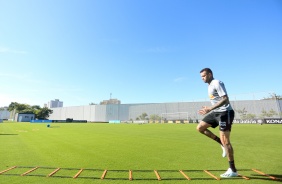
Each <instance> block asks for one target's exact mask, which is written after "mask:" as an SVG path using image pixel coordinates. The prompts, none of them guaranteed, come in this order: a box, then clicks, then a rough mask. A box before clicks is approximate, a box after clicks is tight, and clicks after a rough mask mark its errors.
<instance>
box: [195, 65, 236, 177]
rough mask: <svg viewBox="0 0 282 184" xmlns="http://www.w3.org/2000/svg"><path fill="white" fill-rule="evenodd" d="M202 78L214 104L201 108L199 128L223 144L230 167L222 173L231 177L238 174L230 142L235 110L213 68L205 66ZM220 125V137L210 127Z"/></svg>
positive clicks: (223, 175) (224, 155) (222, 175)
mask: <svg viewBox="0 0 282 184" xmlns="http://www.w3.org/2000/svg"><path fill="white" fill-rule="evenodd" d="M200 74H201V77H202V80H203V81H204V82H205V83H208V95H209V98H210V101H211V104H212V106H210V107H207V106H204V107H202V109H200V110H199V112H198V113H199V114H201V115H205V117H204V118H203V119H202V121H200V123H199V124H198V126H197V130H198V131H199V132H200V133H202V134H204V135H206V136H208V137H209V138H211V139H213V140H215V141H216V142H218V143H219V144H220V145H221V148H222V150H223V154H222V156H223V157H226V155H227V158H228V161H229V169H228V170H227V171H226V172H225V173H224V174H221V175H220V176H221V177H224V178H229V177H236V176H238V173H237V170H236V167H235V163H234V151H233V148H232V145H231V142H230V132H231V126H232V121H233V119H234V114H235V113H234V110H233V109H232V107H231V104H230V102H229V98H228V95H227V91H226V89H225V86H224V84H223V82H221V81H220V80H216V79H214V78H213V73H212V70H211V69H209V68H204V69H202V70H201V71H200ZM218 125H219V130H220V138H219V137H218V136H216V135H215V134H213V133H212V132H211V131H210V130H209V129H208V128H209V127H212V128H215V127H217V126H218Z"/></svg>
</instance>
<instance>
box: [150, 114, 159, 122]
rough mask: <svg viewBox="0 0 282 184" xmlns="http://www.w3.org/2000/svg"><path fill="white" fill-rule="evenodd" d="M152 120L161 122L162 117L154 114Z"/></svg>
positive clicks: (151, 116)
mask: <svg viewBox="0 0 282 184" xmlns="http://www.w3.org/2000/svg"><path fill="white" fill-rule="evenodd" d="M150 120H152V121H159V120H161V117H160V116H159V115H157V114H152V115H150Z"/></svg>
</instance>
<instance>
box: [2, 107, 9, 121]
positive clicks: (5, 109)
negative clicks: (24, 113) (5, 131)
mask: <svg viewBox="0 0 282 184" xmlns="http://www.w3.org/2000/svg"><path fill="white" fill-rule="evenodd" d="M9 117H10V112H9V111H8V107H1V108H0V120H1V119H2V120H3V119H4V120H7V119H9Z"/></svg>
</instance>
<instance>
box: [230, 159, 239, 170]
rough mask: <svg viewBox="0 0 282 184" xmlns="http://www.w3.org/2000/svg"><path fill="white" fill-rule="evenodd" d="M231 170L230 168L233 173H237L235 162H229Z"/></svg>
mask: <svg viewBox="0 0 282 184" xmlns="http://www.w3.org/2000/svg"><path fill="white" fill-rule="evenodd" d="M229 168H230V169H231V170H232V171H233V172H237V169H236V168H235V163H234V160H233V161H229Z"/></svg>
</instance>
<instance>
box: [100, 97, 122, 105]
mask: <svg viewBox="0 0 282 184" xmlns="http://www.w3.org/2000/svg"><path fill="white" fill-rule="evenodd" d="M108 104H120V100H118V99H116V98H112V99H110V100H103V101H102V102H100V105H108Z"/></svg>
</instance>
